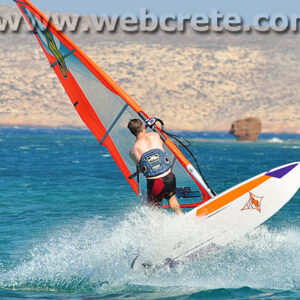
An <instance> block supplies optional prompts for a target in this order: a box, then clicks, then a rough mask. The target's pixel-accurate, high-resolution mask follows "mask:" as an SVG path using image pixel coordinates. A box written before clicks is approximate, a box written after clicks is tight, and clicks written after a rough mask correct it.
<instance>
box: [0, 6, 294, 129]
mask: <svg viewBox="0 0 300 300" xmlns="http://www.w3.org/2000/svg"><path fill="white" fill-rule="evenodd" d="M11 13H17V10H16V9H15V8H11V7H8V6H0V15H2V16H3V14H11ZM67 34H68V33H67ZM68 35H69V36H70V37H71V39H73V40H74V41H75V42H76V43H77V44H78V45H79V46H80V47H81V48H82V49H83V50H84V51H85V52H86V53H87V54H88V55H89V56H90V57H91V58H92V59H93V60H94V61H95V62H96V63H97V64H98V65H99V66H100V67H101V68H103V69H104V70H105V71H106V72H107V73H108V74H109V75H110V76H111V77H112V78H113V79H114V80H115V81H116V82H117V83H118V84H119V85H120V86H121V87H122V88H123V89H125V90H126V91H127V92H128V93H129V94H130V95H131V96H132V97H133V98H134V99H135V100H136V101H137V102H138V103H139V104H140V105H141V107H142V108H143V109H144V110H145V111H147V112H148V113H149V114H150V115H155V116H158V117H160V118H161V119H164V121H165V123H166V125H167V127H168V128H169V129H178V130H193V131H201V130H225V131H227V130H229V128H230V125H231V123H232V121H234V120H236V119H240V118H243V117H248V116H256V117H258V118H260V119H261V120H262V123H263V132H270V131H272V132H275V131H276V132H283V131H285V132H298V133H300V114H299V111H300V51H299V50H300V40H299V35H297V34H289V33H286V34H274V33H273V34H257V33H251V34H229V33H227V34H214V33H211V34H206V35H204V34H202V35H201V34H196V33H194V34H193V33H191V32H187V33H185V34H175V35H174V34H163V33H155V34H148V35H147V34H125V33H119V34H108V33H106V34H93V33H90V34H83V33H82V34H68ZM0 70H1V71H0V125H34V126H54V127H58V126H83V123H82V121H81V120H80V119H79V117H78V116H77V114H76V113H75V111H74V108H73V106H72V105H71V103H70V101H69V99H68V97H67V96H66V94H65V92H64V90H63V88H62V87H61V85H60V84H59V82H58V80H57V79H56V76H55V74H54V73H53V72H52V71H51V69H50V67H49V64H48V62H47V60H46V58H45V57H44V54H43V52H42V50H41V49H40V47H39V45H38V44H37V42H36V40H35V38H34V36H33V35H32V34H29V33H25V32H19V33H11V32H5V33H3V32H2V33H0Z"/></svg>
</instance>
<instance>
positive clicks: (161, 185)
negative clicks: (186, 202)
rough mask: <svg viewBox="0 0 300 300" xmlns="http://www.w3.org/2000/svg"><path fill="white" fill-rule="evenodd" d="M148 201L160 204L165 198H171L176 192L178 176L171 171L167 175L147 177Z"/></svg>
mask: <svg viewBox="0 0 300 300" xmlns="http://www.w3.org/2000/svg"><path fill="white" fill-rule="evenodd" d="M147 194H148V202H149V204H152V205H160V204H161V201H162V199H163V198H166V199H167V200H170V198H171V197H172V196H174V195H175V194H176V177H175V175H174V174H173V173H172V172H171V173H169V174H168V175H167V176H165V177H161V178H157V179H147Z"/></svg>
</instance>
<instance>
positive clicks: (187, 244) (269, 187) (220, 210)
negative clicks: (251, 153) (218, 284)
mask: <svg viewBox="0 0 300 300" xmlns="http://www.w3.org/2000/svg"><path fill="white" fill-rule="evenodd" d="M299 187H300V162H294V163H290V164H287V165H284V166H280V167H277V168H274V169H272V170H269V171H267V172H265V173H262V174H260V175H258V176H256V177H253V178H251V179H249V180H247V181H245V182H243V183H240V184H239V185H237V186H235V187H233V188H231V189H229V190H227V191H225V192H223V193H222V194H219V195H218V196H216V197H214V198H212V199H211V200H209V201H208V202H206V203H204V204H202V205H200V206H198V207H196V208H195V209H193V210H191V211H190V212H188V213H187V214H186V215H185V216H184V217H182V218H186V220H187V221H188V220H190V218H193V219H197V222H199V232H200V231H201V234H199V236H197V235H196V236H195V235H193V237H192V238H190V239H186V240H185V241H183V242H182V243H179V244H177V245H171V247H172V249H164V250H163V251H162V252H161V253H159V254H155V255H154V256H153V255H152V256H151V257H150V256H149V255H147V254H145V253H143V254H141V255H139V256H138V257H136V259H135V260H134V261H133V263H132V268H133V269H135V270H143V271H145V270H146V271H147V272H151V271H156V270H159V269H162V268H165V267H171V268H172V267H174V266H176V265H178V264H180V263H184V262H186V261H190V260H193V259H195V258H197V257H200V256H203V255H205V254H206V253H208V252H211V251H212V250H213V249H216V248H220V247H222V246H225V245H226V244H228V243H229V242H231V241H233V240H235V239H237V238H238V237H240V236H242V235H244V234H246V233H247V232H249V231H251V230H253V229H254V228H256V227H257V226H259V225H261V224H262V223H264V222H265V221H266V220H268V219H269V218H270V217H272V216H273V215H274V214H275V213H276V212H278V211H279V210H280V209H281V208H282V207H283V206H284V205H285V204H286V203H287V202H288V201H289V200H290V199H291V198H292V197H293V196H294V195H295V193H296V192H297V191H298V189H299ZM203 227H205V228H207V230H205V231H204V232H205V233H204V234H203Z"/></svg>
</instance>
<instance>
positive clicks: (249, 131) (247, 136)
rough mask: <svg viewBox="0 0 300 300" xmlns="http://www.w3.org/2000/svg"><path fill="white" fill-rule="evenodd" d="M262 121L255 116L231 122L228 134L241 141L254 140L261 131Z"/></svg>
mask: <svg viewBox="0 0 300 300" xmlns="http://www.w3.org/2000/svg"><path fill="white" fill-rule="evenodd" d="M261 129H262V123H261V121H260V119H258V118H256V117H248V118H244V119H241V120H237V121H235V122H233V123H232V125H231V129H230V131H229V134H232V135H234V136H235V137H236V139H237V140H238V141H239V142H241V141H252V142H256V141H257V139H258V137H259V134H260V133H261Z"/></svg>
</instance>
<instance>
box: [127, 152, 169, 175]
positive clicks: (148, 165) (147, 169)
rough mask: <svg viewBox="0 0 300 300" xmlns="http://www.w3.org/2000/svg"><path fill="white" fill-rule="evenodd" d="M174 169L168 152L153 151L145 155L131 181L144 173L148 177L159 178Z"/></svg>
mask: <svg viewBox="0 0 300 300" xmlns="http://www.w3.org/2000/svg"><path fill="white" fill-rule="evenodd" d="M171 167H172V163H171V161H170V159H169V158H168V155H167V153H166V152H164V151H162V150H161V149H153V150H150V151H148V152H146V153H144V154H143V155H142V157H141V159H140V162H139V164H138V166H137V171H136V172H135V173H134V174H132V175H131V176H130V177H129V179H132V178H134V177H135V176H137V175H139V174H140V173H143V174H144V175H145V176H146V177H155V176H159V175H161V174H163V173H165V172H167V171H168V170H170V168H171Z"/></svg>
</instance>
